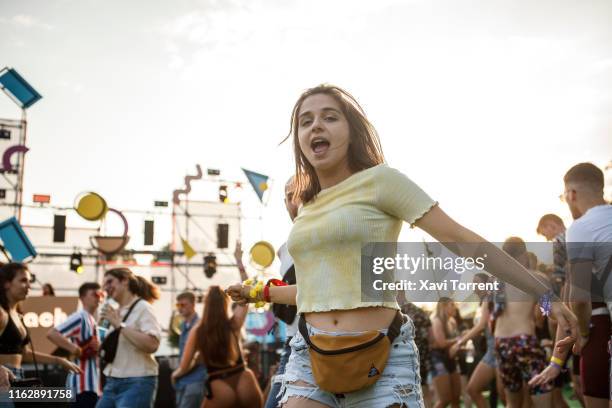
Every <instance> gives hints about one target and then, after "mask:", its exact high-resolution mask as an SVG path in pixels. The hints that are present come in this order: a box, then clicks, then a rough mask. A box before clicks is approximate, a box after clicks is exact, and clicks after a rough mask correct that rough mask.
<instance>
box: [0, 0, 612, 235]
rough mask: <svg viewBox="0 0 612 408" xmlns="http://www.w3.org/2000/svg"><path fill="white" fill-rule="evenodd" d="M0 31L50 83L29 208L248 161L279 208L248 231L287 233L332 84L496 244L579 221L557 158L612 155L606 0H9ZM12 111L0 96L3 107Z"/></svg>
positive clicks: (36, 122) (9, 114) (166, 193)
mask: <svg viewBox="0 0 612 408" xmlns="http://www.w3.org/2000/svg"><path fill="white" fill-rule="evenodd" d="M0 39H1V40H0V68H2V67H3V66H11V67H14V68H15V69H17V70H18V71H19V72H20V73H21V74H22V75H23V76H24V77H25V78H26V79H27V80H28V81H29V82H30V83H31V84H32V85H33V86H34V87H35V88H36V89H37V90H38V91H39V92H40V93H41V94H42V95H43V97H44V98H43V99H42V100H41V101H40V102H38V103H37V104H36V105H34V106H33V107H32V108H31V109H29V111H28V119H29V133H28V143H27V144H28V146H29V147H30V149H31V150H30V151H29V152H28V153H27V168H26V173H25V195H24V197H25V202H26V203H29V202H31V201H30V200H31V197H32V193H49V194H51V195H52V197H53V203H54V204H56V205H71V204H72V202H73V200H74V197H75V196H76V195H77V194H78V193H79V192H81V191H87V190H93V191H96V192H99V193H100V194H102V195H103V196H104V197H105V198H106V199H107V201H108V202H109V204H110V205H111V206H112V207H114V208H119V209H121V208H131V209H152V205H153V201H154V200H168V201H170V200H171V197H172V191H173V190H174V189H177V188H181V187H182V185H183V177H184V176H185V175H186V174H188V173H193V172H194V171H195V165H196V164H198V163H199V164H201V165H202V167H203V168H207V167H217V168H220V169H221V170H222V172H223V175H224V176H225V177H226V178H229V179H232V180H234V179H244V177H243V176H242V174H241V172H240V167H246V168H249V169H252V170H255V171H259V172H261V173H265V174H268V175H270V177H272V178H273V179H274V185H273V188H272V191H271V193H272V194H271V197H270V200H269V204H268V207H267V208H265V209H260V208H259V205H258V204H257V201H256V199H253V197H254V193H253V194H250V195H251V196H252V197H250V198H249V199H245V202H244V205H243V211H244V213H245V215H246V216H248V217H258V216H260V215H261V216H262V217H263V221H262V222H257V223H253V222H252V223H250V224H246V225H247V226H246V230H244V229H243V233H244V234H245V237H246V240H247V243H246V244H247V245H248V240H249V239H250V240H251V242H252V241H254V240H256V239H260V238H264V239H267V240H269V241H271V242H272V243H273V244H274V245H275V246H278V245H279V244H280V243H282V242H283V241H284V239H285V237H286V235H287V233H288V231H289V220H288V217H286V215H285V214H284V209H283V204H282V201H281V199H282V185H283V184H284V181H285V179H286V178H287V177H288V176H289V175H290V174H291V171H292V169H293V160H292V149H291V144H290V143H286V144H285V145H282V146H280V147H279V146H278V143H279V141H280V140H281V139H282V138H283V137H284V136H285V135H286V133H287V131H288V125H289V116H290V113H291V108H292V106H293V103H294V101H295V100H296V98H297V97H298V96H299V94H300V92H301V91H302V90H304V89H305V88H308V87H311V86H314V85H316V84H318V83H321V82H330V83H334V84H337V85H340V86H342V87H345V88H346V89H347V90H349V91H350V92H351V93H353V95H355V96H356V97H357V99H358V100H359V101H360V102H361V104H362V105H363V107H364V108H365V110H366V112H367V114H368V116H369V118H370V119H371V120H372V122H373V123H374V125H375V126H376V127H377V129H378V131H379V133H380V137H381V141H382V145H383V150H384V152H385V154H386V157H387V161H388V162H389V164H390V165H391V166H392V167H396V168H398V169H400V170H402V171H403V172H405V173H406V174H408V175H409V177H411V178H413V179H414V180H415V181H416V182H417V183H418V184H420V185H421V186H422V187H423V188H424V189H425V190H426V191H427V192H429V194H430V195H432V196H433V197H434V198H436V199H437V200H439V201H440V203H441V206H442V208H443V209H445V210H446V211H447V212H449V213H450V214H451V215H452V216H454V217H455V218H457V219H458V220H459V221H460V222H463V223H465V224H466V225H467V226H468V227H471V228H472V229H474V230H475V231H476V232H478V233H480V234H481V235H483V236H485V237H486V238H488V239H490V240H496V241H499V240H503V239H504V238H505V237H507V236H509V235H519V236H522V237H524V238H525V239H526V240H538V239H539V238H538V237H537V236H536V235H535V226H536V223H537V220H538V219H539V217H540V215H542V214H544V213H546V212H556V213H558V214H560V215H561V216H563V218H565V219H567V220H568V221H569V212H568V211H567V209H566V208H565V207H564V205H563V204H562V203H560V202H559V200H558V198H557V197H558V195H559V194H560V193H561V191H562V182H561V179H562V176H563V174H564V172H565V171H566V170H567V169H568V168H569V167H570V166H571V165H573V164H575V163H577V162H580V161H592V162H594V163H595V164H598V165H600V166H602V167H603V166H605V165H606V163H608V162H609V161H610V160H611V159H612V137H611V136H610V134H611V131H612V120H611V118H612V101H611V96H610V95H611V94H610V89H611V85H612V47H611V44H612V4H611V3H609V2H608V1H588V2H584V1H490V0H471V1H455V0H445V1H425V0H409V1H393V0H381V1H378V0H377V1H374V0H371V1H362V0H352V1H328V0H309V1H301V0H300V1H296V0H282V1H281V0H272V1H263V0H218V1H213V0H175V1H160V0H156V1H144V0H133V1H117V0H112V1H98V0H46V1H33V0H18V1H17V0H5V1H3V2H1V3H0ZM18 116H19V112H18V111H17V109H16V108H15V107H14V105H13V104H12V102H11V101H10V100H8V98H4V97H3V95H0V117H1V118H15V117H18ZM203 185H204V183H201V184H200V185H198V184H196V183H194V185H193V188H194V194H193V198H197V197H198V196H201V197H202V198H206V196H205V192H204V191H205V188H204V186H203ZM213 190H214V189H213ZM247 193H251V192H247ZM209 198H210V197H209ZM24 222H26V223H27V222H28V220H27V218H26V219H24ZM49 223H51V220H49ZM137 228H138V229H139V228H140V227H137ZM254 229H257V231H254ZM406 230H407V229H405V230H404V232H403V235H402V239H404V240H413V239H418V238H419V237H420V235H419V234H418V233H414V232H411V231H406Z"/></svg>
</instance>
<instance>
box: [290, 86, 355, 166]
mask: <svg viewBox="0 0 612 408" xmlns="http://www.w3.org/2000/svg"><path fill="white" fill-rule="evenodd" d="M298 141H299V144H300V150H301V151H302V153H303V154H304V156H305V157H306V159H307V160H308V162H309V163H310V164H311V165H312V167H314V169H315V171H317V173H319V172H321V171H323V172H330V171H334V170H341V169H343V168H346V169H348V155H347V152H348V147H349V143H350V130H349V124H348V121H347V119H346V117H345V116H344V114H343V113H342V109H341V107H340V105H339V104H338V102H336V100H335V99H334V98H333V97H331V96H329V95H326V94H315V95H312V96H309V97H308V98H306V99H304V101H303V102H302V106H301V107H300V110H299V113H298Z"/></svg>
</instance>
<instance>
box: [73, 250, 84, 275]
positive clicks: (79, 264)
mask: <svg viewBox="0 0 612 408" xmlns="http://www.w3.org/2000/svg"><path fill="white" fill-rule="evenodd" d="M70 270H71V271H73V272H76V273H78V274H79V275H80V274H82V273H83V271H84V268H83V255H82V254H81V253H80V252H75V253H73V254H72V255H71V256H70Z"/></svg>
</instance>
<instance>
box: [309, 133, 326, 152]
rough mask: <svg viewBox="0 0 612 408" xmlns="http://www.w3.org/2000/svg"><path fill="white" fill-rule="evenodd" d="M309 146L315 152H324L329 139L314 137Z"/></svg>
mask: <svg viewBox="0 0 612 408" xmlns="http://www.w3.org/2000/svg"><path fill="white" fill-rule="evenodd" d="M310 148H311V149H312V151H313V152H315V154H322V153H325V152H326V151H327V150H328V149H329V141H327V139H325V138H322V137H315V138H314V139H312V141H311V142H310Z"/></svg>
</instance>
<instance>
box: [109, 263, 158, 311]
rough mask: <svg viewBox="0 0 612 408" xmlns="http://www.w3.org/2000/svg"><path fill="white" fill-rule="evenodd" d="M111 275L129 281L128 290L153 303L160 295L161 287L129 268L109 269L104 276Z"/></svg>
mask: <svg viewBox="0 0 612 408" xmlns="http://www.w3.org/2000/svg"><path fill="white" fill-rule="evenodd" d="M106 275H111V276H114V277H115V278H117V279H119V280H122V281H123V280H126V279H127V281H128V290H129V291H130V292H132V293H133V294H135V295H136V296H138V297H141V298H143V299H144V300H146V301H147V302H149V303H153V302H154V301H156V300H157V299H159V297H160V291H159V288H158V287H157V286H156V285H154V284H153V283H151V282H149V281H148V280H146V279H145V278H143V277H142V276H138V275H134V272H132V271H131V270H129V269H128V268H115V269H109V270H108V271H106V272H104V276H106Z"/></svg>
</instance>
